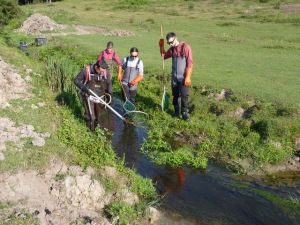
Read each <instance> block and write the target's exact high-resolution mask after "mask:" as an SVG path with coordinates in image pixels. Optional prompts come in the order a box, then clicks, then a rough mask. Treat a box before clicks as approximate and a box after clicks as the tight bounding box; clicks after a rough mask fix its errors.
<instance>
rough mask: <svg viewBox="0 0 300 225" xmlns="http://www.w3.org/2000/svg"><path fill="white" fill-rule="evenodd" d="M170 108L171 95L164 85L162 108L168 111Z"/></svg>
mask: <svg viewBox="0 0 300 225" xmlns="http://www.w3.org/2000/svg"><path fill="white" fill-rule="evenodd" d="M168 108H169V96H168V94H167V93H166V87H165V86H164V91H163V96H162V99H161V110H162V111H166V110H167V109H168Z"/></svg>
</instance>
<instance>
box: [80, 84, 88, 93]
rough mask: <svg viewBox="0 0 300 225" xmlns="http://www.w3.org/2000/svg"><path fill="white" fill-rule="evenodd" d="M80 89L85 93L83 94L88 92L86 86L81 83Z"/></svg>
mask: <svg viewBox="0 0 300 225" xmlns="http://www.w3.org/2000/svg"><path fill="white" fill-rule="evenodd" d="M81 91H82V92H83V93H85V94H89V89H88V87H87V86H85V85H83V86H82V87H81Z"/></svg>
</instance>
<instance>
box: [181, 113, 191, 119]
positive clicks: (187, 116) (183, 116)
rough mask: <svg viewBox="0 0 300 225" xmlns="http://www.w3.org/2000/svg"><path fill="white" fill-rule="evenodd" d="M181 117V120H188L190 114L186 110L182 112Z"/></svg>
mask: <svg viewBox="0 0 300 225" xmlns="http://www.w3.org/2000/svg"><path fill="white" fill-rule="evenodd" d="M182 119H183V120H189V119H190V115H189V113H188V112H187V111H184V112H182Z"/></svg>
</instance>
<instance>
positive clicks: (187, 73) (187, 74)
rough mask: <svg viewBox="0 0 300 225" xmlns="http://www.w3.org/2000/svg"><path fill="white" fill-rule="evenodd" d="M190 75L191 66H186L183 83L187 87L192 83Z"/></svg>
mask: <svg viewBox="0 0 300 225" xmlns="http://www.w3.org/2000/svg"><path fill="white" fill-rule="evenodd" d="M191 76H192V68H186V69H185V74H184V83H183V85H184V86H186V87H189V86H191V85H192V81H191Z"/></svg>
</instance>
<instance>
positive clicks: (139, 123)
mask: <svg viewBox="0 0 300 225" xmlns="http://www.w3.org/2000/svg"><path fill="white" fill-rule="evenodd" d="M123 116H124V118H125V119H126V122H127V123H128V124H132V125H134V126H136V127H146V126H147V123H148V120H149V115H148V114H147V113H145V112H142V111H127V112H126V113H125V114H124V115H123Z"/></svg>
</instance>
